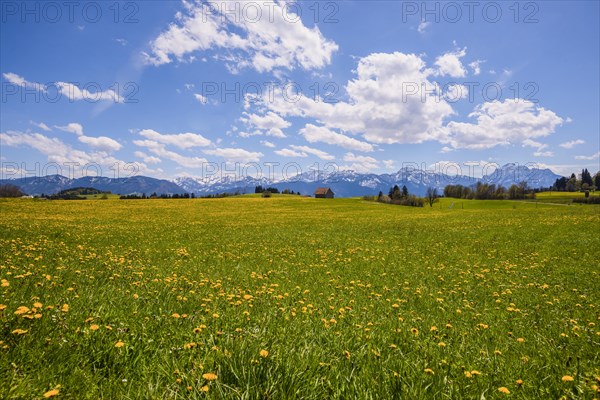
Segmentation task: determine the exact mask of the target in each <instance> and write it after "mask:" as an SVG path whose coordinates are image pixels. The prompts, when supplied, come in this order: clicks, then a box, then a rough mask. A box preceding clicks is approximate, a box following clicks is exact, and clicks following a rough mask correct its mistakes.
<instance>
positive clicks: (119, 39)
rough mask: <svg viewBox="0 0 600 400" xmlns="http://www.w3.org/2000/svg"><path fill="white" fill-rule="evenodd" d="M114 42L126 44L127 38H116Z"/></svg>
mask: <svg viewBox="0 0 600 400" xmlns="http://www.w3.org/2000/svg"><path fill="white" fill-rule="evenodd" d="M115 42H117V43H119V44H120V45H121V46H127V39H123V38H117V39H115Z"/></svg>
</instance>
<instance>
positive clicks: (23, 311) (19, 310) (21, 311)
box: [15, 306, 29, 315]
mask: <svg viewBox="0 0 600 400" xmlns="http://www.w3.org/2000/svg"><path fill="white" fill-rule="evenodd" d="M28 312H29V307H25V306H20V307H19V308H17V310H16V311H15V314H16V315H21V314H27V313H28Z"/></svg>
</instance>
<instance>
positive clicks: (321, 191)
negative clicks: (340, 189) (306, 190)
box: [315, 188, 333, 194]
mask: <svg viewBox="0 0 600 400" xmlns="http://www.w3.org/2000/svg"><path fill="white" fill-rule="evenodd" d="M329 190H331V189H330V188H317V190H315V194H327V192H328V191H329ZM331 192H332V193H333V190H332V191H331Z"/></svg>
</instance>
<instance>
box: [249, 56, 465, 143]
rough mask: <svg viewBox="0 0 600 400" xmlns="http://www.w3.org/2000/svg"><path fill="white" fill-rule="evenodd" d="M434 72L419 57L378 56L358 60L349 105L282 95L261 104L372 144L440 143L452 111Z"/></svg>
mask: <svg viewBox="0 0 600 400" xmlns="http://www.w3.org/2000/svg"><path fill="white" fill-rule="evenodd" d="M434 72H435V71H433V70H432V69H431V68H427V66H426V63H425V61H424V60H423V59H422V58H421V57H420V56H418V55H415V54H404V53H399V52H395V53H374V54H370V55H368V56H366V57H364V58H361V59H360V60H359V62H358V66H357V69H356V75H357V76H356V78H355V79H353V80H350V81H349V82H348V83H347V84H346V86H345V90H346V93H347V95H348V100H347V101H338V102H336V103H328V102H325V101H323V99H321V98H317V99H313V98H310V97H308V96H301V97H300V98H299V99H298V101H296V102H290V101H289V100H288V99H285V98H284V96H282V95H276V96H274V97H273V98H269V99H267V98H266V95H263V98H262V99H259V100H260V101H258V102H257V103H258V104H259V105H260V106H262V107H264V108H268V109H270V110H271V111H274V112H277V113H278V114H279V115H282V116H296V117H304V118H312V119H314V120H316V122H319V123H320V124H321V125H322V126H324V127H325V128H328V129H329V130H330V131H332V132H333V133H337V132H335V131H334V130H339V131H343V132H344V133H349V134H360V135H362V136H363V138H364V139H366V140H367V141H369V142H373V143H386V144H392V143H421V142H423V141H426V140H435V139H437V138H438V137H439V134H440V131H439V129H440V127H441V126H442V125H443V122H444V119H445V118H447V117H449V116H451V115H452V114H453V113H454V112H453V110H452V107H451V106H450V105H449V104H448V102H447V101H446V100H445V99H444V98H441V97H442V96H441V95H440V93H439V92H437V91H436V88H438V86H437V85H434V83H433V82H432V81H431V80H430V78H431V77H433V76H434V75H435V73H434ZM423 89H425V90H423ZM276 92H277V91H276ZM312 129H313V130H314V128H312ZM309 133H313V132H312V131H310V132H309ZM320 133H321V134H322V135H325V136H326V137H329V138H330V139H327V140H329V141H331V142H335V143H334V144H337V142H338V141H339V142H344V143H345V144H346V146H347V147H346V148H348V149H349V150H350V149H351V150H355V151H371V150H372V145H369V144H368V143H363V144H357V143H356V142H352V141H347V140H344V139H343V138H342V137H340V136H336V135H332V134H331V133H330V132H325V131H320ZM332 136H335V137H334V138H331V137H332ZM314 137H315V138H316V137H317V135H314ZM315 141H316V139H315ZM350 146H357V147H356V148H355V147H350Z"/></svg>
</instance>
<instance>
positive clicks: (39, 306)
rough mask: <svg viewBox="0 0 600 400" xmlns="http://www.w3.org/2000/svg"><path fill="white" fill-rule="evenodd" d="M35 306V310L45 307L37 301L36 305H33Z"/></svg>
mask: <svg viewBox="0 0 600 400" xmlns="http://www.w3.org/2000/svg"><path fill="white" fill-rule="evenodd" d="M33 306H34V307H35V308H42V307H44V305H43V304H42V303H40V302H39V301H36V302H35V303H33Z"/></svg>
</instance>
